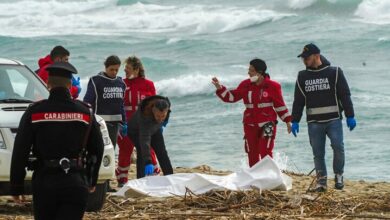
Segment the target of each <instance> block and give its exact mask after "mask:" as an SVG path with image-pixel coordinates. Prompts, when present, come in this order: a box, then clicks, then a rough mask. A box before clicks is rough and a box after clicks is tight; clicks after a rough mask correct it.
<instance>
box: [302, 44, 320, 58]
mask: <svg viewBox="0 0 390 220" xmlns="http://www.w3.org/2000/svg"><path fill="white" fill-rule="evenodd" d="M319 53H320V49H319V48H318V47H317V46H316V45H315V44H313V43H310V44H307V45H305V46H304V47H303V50H302V53H301V54H299V55H298V57H302V58H307V57H309V56H311V55H313V54H319Z"/></svg>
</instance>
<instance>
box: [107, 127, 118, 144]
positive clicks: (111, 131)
mask: <svg viewBox="0 0 390 220" xmlns="http://www.w3.org/2000/svg"><path fill="white" fill-rule="evenodd" d="M106 125H107V130H108V135H109V136H110V139H111V143H112V145H113V146H114V149H115V148H116V141H117V138H118V132H119V122H111V121H108V122H107V121H106Z"/></svg>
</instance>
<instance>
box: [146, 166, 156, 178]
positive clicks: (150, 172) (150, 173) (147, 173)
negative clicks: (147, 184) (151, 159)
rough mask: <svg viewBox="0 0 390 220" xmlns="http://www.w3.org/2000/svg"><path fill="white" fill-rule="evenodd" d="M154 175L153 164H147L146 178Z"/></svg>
mask: <svg viewBox="0 0 390 220" xmlns="http://www.w3.org/2000/svg"><path fill="white" fill-rule="evenodd" d="M153 173H154V166H153V164H147V165H146V166H145V176H150V175H153Z"/></svg>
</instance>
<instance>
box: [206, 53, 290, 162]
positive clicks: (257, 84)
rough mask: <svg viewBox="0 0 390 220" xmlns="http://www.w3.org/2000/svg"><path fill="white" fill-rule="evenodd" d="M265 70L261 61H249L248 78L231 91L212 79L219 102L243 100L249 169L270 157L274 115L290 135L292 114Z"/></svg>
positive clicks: (265, 66) (280, 90)
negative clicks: (283, 123) (262, 159)
mask: <svg viewBox="0 0 390 220" xmlns="http://www.w3.org/2000/svg"><path fill="white" fill-rule="evenodd" d="M266 70H267V65H266V63H265V62H264V61H263V60H261V59H254V60H252V61H250V63H249V70H248V75H249V79H246V80H244V81H242V82H241V83H240V85H239V86H238V87H237V88H236V89H233V90H228V89H226V87H224V86H222V85H220V83H219V81H218V79H217V78H216V77H214V78H213V79H212V83H213V84H214V85H215V87H216V88H217V91H216V94H217V96H218V97H219V98H220V99H221V100H222V101H224V102H230V103H233V102H237V101H239V100H241V99H243V101H244V104H245V107H246V109H245V111H244V117H243V123H244V133H245V151H246V153H247V154H248V159H249V166H251V167H252V166H253V165H255V164H256V163H257V162H258V161H259V160H260V159H261V158H264V157H265V156H267V155H269V156H270V157H272V150H273V147H274V140H275V136H276V123H277V120H276V119H277V115H278V116H279V117H280V119H281V120H282V121H284V122H285V123H286V126H287V130H288V133H290V132H291V115H290V113H289V112H288V109H287V107H286V104H285V103H284V100H283V96H282V89H281V86H280V84H279V83H277V82H276V81H273V80H271V79H270V77H269V75H268V74H267V73H266V72H265V71H266Z"/></svg>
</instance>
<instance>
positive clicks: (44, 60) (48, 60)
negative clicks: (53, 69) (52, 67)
mask: <svg viewBox="0 0 390 220" xmlns="http://www.w3.org/2000/svg"><path fill="white" fill-rule="evenodd" d="M53 63H54V62H53V60H51V57H50V54H49V55H47V56H46V57H43V58H41V59H39V61H38V65H39V68H42V67H45V66H47V65H49V64H53Z"/></svg>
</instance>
